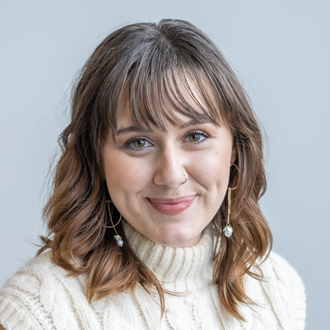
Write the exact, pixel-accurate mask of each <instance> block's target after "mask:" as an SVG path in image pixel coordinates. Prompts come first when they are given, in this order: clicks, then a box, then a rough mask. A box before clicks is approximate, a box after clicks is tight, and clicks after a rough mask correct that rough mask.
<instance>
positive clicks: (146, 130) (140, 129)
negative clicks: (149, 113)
mask: <svg viewBox="0 0 330 330" xmlns="http://www.w3.org/2000/svg"><path fill="white" fill-rule="evenodd" d="M208 123H213V122H212V121H211V119H210V118H208V117H206V118H203V119H199V120H196V119H193V120H190V121H188V122H187V123H185V124H183V125H182V126H180V129H182V128H186V127H189V126H193V125H197V124H208ZM131 132H143V133H152V132H153V130H151V129H149V128H146V127H137V126H128V127H123V128H120V129H119V130H117V131H116V133H115V135H117V136H118V135H122V134H127V133H131Z"/></svg>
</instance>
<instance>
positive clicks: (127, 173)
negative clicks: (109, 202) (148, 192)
mask: <svg viewBox="0 0 330 330" xmlns="http://www.w3.org/2000/svg"><path fill="white" fill-rule="evenodd" d="M104 167H105V176H106V181H107V186H108V190H109V193H110V195H111V196H113V195H117V194H121V195H122V194H125V195H129V194H134V193H137V192H139V191H140V190H142V189H143V187H144V186H145V185H146V183H147V182H148V180H149V176H150V169H149V168H148V167H147V166H146V165H145V163H144V162H140V161H139V160H138V159H137V158H132V157H130V158H129V157H125V155H124V156H122V155H120V154H117V155H116V154H113V155H107V156H105V157H104Z"/></svg>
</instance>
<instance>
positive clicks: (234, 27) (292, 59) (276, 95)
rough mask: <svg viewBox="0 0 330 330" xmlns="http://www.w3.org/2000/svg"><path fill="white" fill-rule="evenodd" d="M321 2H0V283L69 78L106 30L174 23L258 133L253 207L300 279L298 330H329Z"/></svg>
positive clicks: (29, 233)
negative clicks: (223, 78) (237, 92)
mask: <svg viewBox="0 0 330 330" xmlns="http://www.w3.org/2000/svg"><path fill="white" fill-rule="evenodd" d="M329 12H330V2H329V1H327V0H324V1H315V0H314V1H302V0H294V1H292V0H276V1H265V0H263V1H261V0H260V1H247V0H241V1H219V0H218V1H212V0H204V1H198V2H193V1H191V0H189V1H186V0H184V1H183V0H181V1H178V0H175V1H174V0H169V1H143V2H141V1H127V0H122V1H99V0H93V1H83V0H80V1H77V0H70V1H67V0H66V1H64V0H56V1H37V0H29V1H4V0H2V1H1V2H0V41H1V45H0V61H1V62H0V111H1V117H0V118H1V121H0V141H1V142H0V143H1V144H0V145H1V162H0V175H1V188H0V253H1V272H0V286H2V285H3V283H4V281H5V280H6V279H7V278H8V277H9V276H10V275H11V274H12V273H13V272H15V271H16V270H17V269H18V268H19V267H20V266H21V265H23V264H24V263H25V262H26V261H27V260H29V259H30V258H31V257H32V256H33V255H34V254H35V252H36V250H37V248H36V247H35V246H34V245H33V243H37V242H38V239H37V235H38V234H40V233H41V232H43V231H44V229H43V226H42V223H41V220H40V219H41V210H42V206H43V204H44V202H45V196H46V192H47V182H46V175H47V172H48V168H49V165H50V164H51V158H52V157H53V155H54V153H55V151H56V150H57V137H58V135H59V133H60V132H61V130H62V129H63V128H64V127H65V125H66V124H67V118H68V115H67V110H68V95H69V90H70V84H71V82H72V79H73V77H74V75H75V73H76V72H77V71H78V70H79V69H80V67H81V66H82V65H83V64H84V62H85V61H86V59H87V57H88V56H89V55H90V54H91V52H92V51H93V50H94V48H95V47H96V46H97V45H98V43H99V42H100V41H101V40H102V39H103V38H104V37H105V36H106V35H108V34H109V33H110V32H112V31H113V30H114V29H116V28H118V27H120V26H123V25H126V24H129V23H135V22H143V21H153V22H155V21H159V20H160V19H161V18H180V19H185V20H188V21H190V22H192V23H193V24H195V25H197V26H198V27H200V28H201V29H202V30H203V31H204V32H205V33H207V34H208V35H209V36H210V37H211V38H212V39H213V40H214V41H215V42H216V44H217V45H218V46H219V48H220V49H221V50H222V52H223V53H224V55H225V56H226V58H227V59H228V60H229V62H230V64H231V65H232V67H233V69H234V70H235V72H236V73H237V74H238V77H239V78H240V80H241V81H242V82H243V84H244V86H245V88H246V89H247V92H248V94H249V95H250V98H251V101H252V104H253V107H254V109H255V112H256V114H257V116H258V118H259V119H260V121H261V122H262V124H263V126H264V128H265V130H266V132H267V134H268V143H267V145H265V154H266V170H267V178H268V191H267V193H266V195H265V196H264V197H263V198H262V200H261V208H262V210H263V212H264V214H265V216H266V217H267V219H268V221H269V223H270V226H271V228H272V230H273V232H274V239H275V245H274V250H275V251H277V252H278V253H280V254H281V255H282V256H283V257H285V258H286V259H287V260H288V261H289V262H290V263H291V264H292V265H293V266H294V267H295V268H296V269H297V271H298V273H299V274H300V275H301V277H302V279H303V281H304V283H305V285H306V292H307V327H306V329H329V324H330V311H329V307H330V303H329V296H330V285H329V275H328V274H329V271H330V266H329V264H330V263H329V261H330V260H329V254H328V252H329V244H328V232H329V229H330V225H329V215H328V210H327V207H328V205H329V204H328V203H329V202H328V198H329V168H330V157H329V142H330V134H329V120H330V116H329V101H328V99H329V91H330V90H329V77H330V65H329V59H330V47H329V33H330V19H329Z"/></svg>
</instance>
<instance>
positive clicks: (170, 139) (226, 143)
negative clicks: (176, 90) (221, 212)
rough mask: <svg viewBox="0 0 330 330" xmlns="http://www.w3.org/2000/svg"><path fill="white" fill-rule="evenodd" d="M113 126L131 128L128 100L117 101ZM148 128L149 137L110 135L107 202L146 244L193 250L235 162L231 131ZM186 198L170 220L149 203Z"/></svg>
mask: <svg viewBox="0 0 330 330" xmlns="http://www.w3.org/2000/svg"><path fill="white" fill-rule="evenodd" d="M192 92H193V93H194V90H192ZM186 97H187V98H188V99H189V95H187V93H186ZM195 97H197V98H198V95H197V94H196V95H195ZM190 101H191V102H193V100H192V99H191V98H190ZM177 117H178V118H179V119H180V120H182V121H183V123H184V124H187V123H189V122H190V121H191V120H192V119H191V118H189V117H186V116H184V115H182V114H179V113H177ZM117 123H118V126H117V127H118V131H119V130H121V129H122V128H127V127H129V126H132V125H133V124H132V120H131V116H130V109H129V104H128V97H127V94H123V96H122V98H121V99H120V102H119V105H118V118H117ZM151 127H152V131H149V132H141V131H140V132H139V131H136V132H132V131H129V132H124V133H122V134H116V135H115V139H113V136H112V133H111V131H110V130H109V132H108V135H107V137H106V141H105V144H104V149H103V162H104V170H105V176H106V182H107V186H108V190H109V193H110V196H111V199H112V201H113V203H114V205H115V206H116V208H117V209H118V211H119V212H120V213H121V214H122V216H123V217H124V218H125V220H126V221H127V222H128V223H129V224H130V225H131V226H132V227H134V228H135V229H136V230H137V231H138V232H140V233H141V234H143V235H144V236H146V237H147V238H149V239H150V240H152V241H154V242H156V243H159V244H162V245H165V246H172V247H189V246H193V245H195V244H196V243H197V242H198V241H199V239H200V237H201V234H202V231H203V229H204V228H205V227H206V226H207V225H208V224H209V223H210V222H211V220H212V219H213V217H214V216H215V214H216V212H217V211H218V209H219V207H220V206H221V204H222V202H223V199H224V197H225V194H226V190H227V187H228V182H229V173H230V172H229V170H230V165H231V163H233V162H234V161H235V158H236V148H235V146H233V138H232V135H231V132H230V129H229V126H228V125H227V124H226V123H224V122H223V123H222V125H221V127H218V126H216V125H215V124H213V123H212V122H207V123H205V122H204V123H195V124H194V125H192V126H188V127H181V126H179V125H172V124H169V123H168V125H167V132H164V131H162V130H160V129H158V128H157V127H155V126H151ZM118 131H117V132H118ZM184 174H186V175H187V176H188V180H187V182H184V181H185V177H184ZM185 196H196V197H195V198H194V200H193V203H192V204H191V205H190V206H189V207H188V208H187V209H185V210H184V211H183V212H180V213H178V214H174V215H168V214H163V213H161V212H159V211H158V210H156V209H155V208H154V207H153V206H152V205H151V203H150V202H149V199H150V198H151V199H153V198H166V199H175V198H179V197H185Z"/></svg>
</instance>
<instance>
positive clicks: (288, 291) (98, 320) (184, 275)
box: [0, 222, 306, 330]
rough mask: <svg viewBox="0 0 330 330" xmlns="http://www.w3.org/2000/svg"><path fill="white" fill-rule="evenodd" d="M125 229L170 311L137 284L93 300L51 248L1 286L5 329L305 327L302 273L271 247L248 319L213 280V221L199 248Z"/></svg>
mask: <svg viewBox="0 0 330 330" xmlns="http://www.w3.org/2000/svg"><path fill="white" fill-rule="evenodd" d="M123 223H124V230H125V233H126V236H127V237H128V240H129V243H130V244H131V246H132V248H133V250H134V251H135V253H136V254H137V255H138V257H139V258H140V259H141V260H143V261H144V262H145V264H146V265H147V266H148V267H149V268H150V270H151V271H152V272H153V273H154V274H155V275H156V276H157V278H158V279H159V280H160V281H161V283H162V285H163V287H164V289H167V290H170V291H173V292H176V293H180V294H179V295H177V296H173V295H168V294H166V295H165V306H166V311H165V314H164V316H163V318H162V319H160V314H161V312H160V304H159V297H158V296H157V294H156V293H155V292H153V291H152V292H151V296H150V295H149V294H148V293H146V291H145V290H144V289H143V288H142V287H141V286H140V285H137V286H136V288H135V290H134V292H125V293H119V294H113V295H109V296H108V297H106V298H103V299H101V300H99V301H96V302H93V303H92V304H91V305H89V304H88V302H87V299H86V297H85V295H84V285H85V276H78V277H76V278H69V277H66V272H65V271H64V270H63V269H62V268H60V267H58V266H56V265H54V264H53V263H52V261H51V260H50V252H47V253H44V254H43V255H41V256H39V257H37V258H34V259H33V260H32V261H31V262H30V263H28V264H27V265H26V266H25V267H23V268H21V269H20V270H19V271H18V272H17V273H16V274H14V275H13V276H12V277H11V278H10V279H9V280H8V281H7V282H6V284H5V286H4V287H3V288H2V290H1V291H0V324H2V325H3V326H4V328H5V329H6V330H21V329H22V330H23V329H24V330H30V329H31V330H32V329H33V330H36V329H45V330H48V329H49V330H50V329H54V330H55V329H57V330H68V329H70V330H74V329H77V330H78V329H95V330H96V329H98V330H101V329H109V330H110V329H113V330H118V329H121V330H125V329H127V330H128V329H129V330H139V329H141V330H142V329H143V330H147V329H154V330H169V329H171V330H173V329H178V330H188V329H189V330H194V329H199V330H201V329H202V330H204V329H205V330H206V329H207V330H210V329H226V330H238V329H240V330H245V329H246V330H247V329H251V330H259V329H260V330H265V329H274V330H275V329H276V330H279V329H288V330H301V329H304V324H305V309H306V297H305V290H304V285H303V283H302V281H301V278H300V277H299V275H298V274H297V272H296V271H295V270H294V269H293V268H292V267H291V266H290V265H289V264H288V263H287V262H286V261H285V260H284V259H283V258H281V257H280V256H279V255H277V254H276V253H274V252H272V253H271V254H270V256H269V258H268V259H267V260H266V261H265V262H264V263H263V264H262V265H261V269H262V272H263V274H264V276H265V278H266V279H267V281H265V282H260V281H258V280H255V279H253V278H251V277H249V276H246V277H245V278H244V285H245V290H246V293H247V295H248V296H249V297H250V298H251V299H252V300H253V301H255V302H256V303H258V304H259V305H261V306H262V307H253V309H254V311H253V310H252V309H251V308H249V307H246V306H240V312H241V314H242V315H243V317H244V318H245V319H246V320H247V322H246V323H244V322H241V321H238V320H236V319H235V318H233V317H232V316H230V315H228V313H226V312H225V310H224V308H223V307H222V306H221V304H220V302H219V296H218V293H217V287H216V286H215V285H214V284H212V271H213V262H212V254H213V244H214V243H213V235H212V229H211V227H210V226H209V227H207V228H206V229H205V230H204V232H203V235H202V237H201V239H200V241H199V242H198V244H196V245H195V246H193V247H189V248H171V247H165V246H162V245H159V244H156V243H154V242H152V241H150V240H149V239H147V238H146V237H144V236H143V235H141V234H140V233H138V232H137V231H136V230H135V229H133V228H132V227H131V226H130V225H129V224H127V223H126V222H123Z"/></svg>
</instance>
